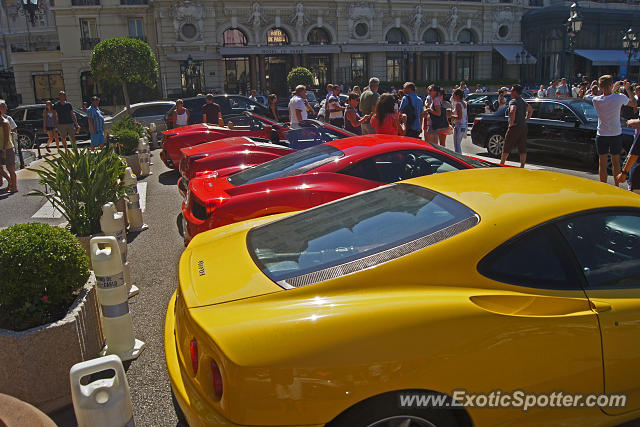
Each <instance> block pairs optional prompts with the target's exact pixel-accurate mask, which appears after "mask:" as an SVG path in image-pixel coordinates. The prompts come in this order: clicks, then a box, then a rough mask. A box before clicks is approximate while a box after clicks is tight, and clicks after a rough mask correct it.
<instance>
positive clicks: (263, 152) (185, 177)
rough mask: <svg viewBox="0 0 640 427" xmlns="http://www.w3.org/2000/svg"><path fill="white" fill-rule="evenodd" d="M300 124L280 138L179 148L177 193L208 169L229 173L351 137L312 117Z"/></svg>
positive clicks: (209, 170) (222, 173) (224, 141)
mask: <svg viewBox="0 0 640 427" xmlns="http://www.w3.org/2000/svg"><path fill="white" fill-rule="evenodd" d="M300 125H301V126H302V128H301V129H289V130H287V131H286V132H284V133H285V136H286V139H284V140H278V141H275V140H274V141H270V140H268V139H264V138H255V137H235V138H225V139H221V140H219V141H213V142H207V143H205V144H200V145H196V146H194V147H187V148H183V149H182V150H181V151H182V158H181V159H180V167H179V169H180V174H181V178H180V180H179V181H178V189H179V190H180V193H181V194H182V195H183V196H185V195H186V192H187V188H188V186H189V180H190V179H192V178H194V177H196V176H199V175H206V174H211V173H212V172H213V173H214V174H215V176H217V177H222V176H227V175H231V174H234V173H236V172H239V171H241V170H244V169H246V168H249V167H252V166H255V165H258V164H260V163H264V162H268V161H269V160H273V159H276V158H278V157H281V156H284V155H286V154H289V153H292V152H294V151H296V150H302V149H304V148H309V147H312V146H314V145H318V144H323V143H325V142H331V141H335V140H336V139H342V138H347V137H349V136H354V135H353V134H352V133H349V132H347V131H346V130H344V129H341V128H337V127H334V126H331V125H326V124H324V123H320V122H318V121H316V120H303V121H302V122H301V123H300Z"/></svg>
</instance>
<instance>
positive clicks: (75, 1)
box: [71, 0, 100, 6]
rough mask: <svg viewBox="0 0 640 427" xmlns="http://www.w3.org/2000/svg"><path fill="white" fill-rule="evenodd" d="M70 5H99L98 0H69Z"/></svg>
mask: <svg viewBox="0 0 640 427" xmlns="http://www.w3.org/2000/svg"><path fill="white" fill-rule="evenodd" d="M71 6H100V0H71Z"/></svg>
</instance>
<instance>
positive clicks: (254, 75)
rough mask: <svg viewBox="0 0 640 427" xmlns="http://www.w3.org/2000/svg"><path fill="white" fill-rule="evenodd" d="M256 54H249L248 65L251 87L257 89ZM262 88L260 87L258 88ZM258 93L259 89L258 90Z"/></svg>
mask: <svg viewBox="0 0 640 427" xmlns="http://www.w3.org/2000/svg"><path fill="white" fill-rule="evenodd" d="M258 64H259V63H258V55H250V56H249V67H250V68H251V89H256V90H258V89H259V88H258V67H259V65H258ZM260 89H262V88H260ZM258 93H260V91H259V92H258Z"/></svg>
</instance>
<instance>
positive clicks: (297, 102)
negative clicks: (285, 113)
mask: <svg viewBox="0 0 640 427" xmlns="http://www.w3.org/2000/svg"><path fill="white" fill-rule="evenodd" d="M296 110H300V112H301V113H302V116H301V117H302V120H307V106H306V104H305V103H304V99H302V98H301V97H299V96H298V95H293V96H292V97H291V99H290V100H289V121H290V122H291V128H292V129H299V128H300V125H299V121H298V115H297V114H296Z"/></svg>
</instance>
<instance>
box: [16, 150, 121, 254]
mask: <svg viewBox="0 0 640 427" xmlns="http://www.w3.org/2000/svg"><path fill="white" fill-rule="evenodd" d="M45 162H46V163H47V167H45V168H43V169H41V170H34V169H31V170H32V171H34V172H35V173H37V174H38V176H39V177H40V184H41V185H42V186H43V187H44V190H40V189H35V190H32V191H30V192H29V193H27V196H42V197H44V198H46V199H47V200H48V201H49V202H50V203H51V204H52V205H53V206H54V207H56V208H57V209H58V210H59V211H60V212H61V213H62V216H63V217H64V218H65V219H66V220H67V221H68V223H69V224H68V228H69V231H71V233H73V234H75V235H76V236H78V238H79V239H80V241H81V243H82V244H83V246H84V248H85V250H86V251H87V254H88V253H89V240H90V239H91V236H92V235H94V234H97V233H99V232H100V216H101V215H102V206H103V205H104V204H105V203H108V202H116V201H117V200H119V199H124V198H125V195H126V193H125V190H126V188H125V187H124V184H123V183H122V181H121V179H120V178H121V177H122V175H123V174H124V170H125V168H126V164H125V163H124V162H123V160H122V158H121V157H120V156H118V155H117V154H116V153H114V152H113V151H111V150H107V149H104V150H100V151H98V152H95V153H93V152H90V151H89V150H88V149H79V148H78V147H77V146H76V145H75V144H74V145H73V146H72V148H71V149H69V150H67V151H63V152H62V153H61V154H60V157H58V158H56V159H45Z"/></svg>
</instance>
